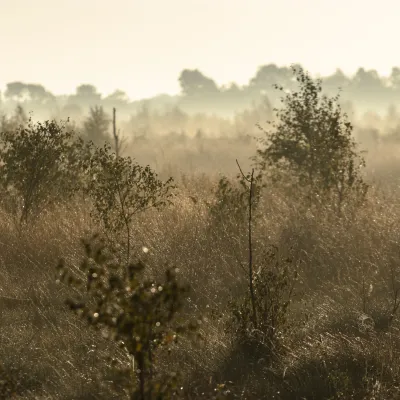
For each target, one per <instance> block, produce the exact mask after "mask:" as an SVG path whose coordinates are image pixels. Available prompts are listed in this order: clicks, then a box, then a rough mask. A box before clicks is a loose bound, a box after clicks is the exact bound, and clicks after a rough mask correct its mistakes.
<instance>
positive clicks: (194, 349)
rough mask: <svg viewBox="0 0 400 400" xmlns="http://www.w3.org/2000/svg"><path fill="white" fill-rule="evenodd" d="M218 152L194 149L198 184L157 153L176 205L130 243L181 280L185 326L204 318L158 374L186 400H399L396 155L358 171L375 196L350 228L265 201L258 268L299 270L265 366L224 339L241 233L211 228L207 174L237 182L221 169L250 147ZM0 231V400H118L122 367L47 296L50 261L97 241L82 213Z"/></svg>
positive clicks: (151, 217)
mask: <svg viewBox="0 0 400 400" xmlns="http://www.w3.org/2000/svg"><path fill="white" fill-rule="evenodd" d="M215 143H216V142H212V143H211V142H207V141H205V142H203V145H204V147H203V149H204V152H205V153H204V154H206V155H204V154H203V153H202V151H201V149H199V148H198V149H197V150H196V149H194V150H193V148H192V150H193V152H194V154H195V156H194V157H193V158H192V159H195V160H196V163H198V165H200V166H203V167H204V168H203V170H200V171H197V174H196V173H194V172H192V173H190V172H187V170H189V171H190V168H188V163H189V161H188V160H187V158H188V156H187V149H186V148H185V147H183V148H182V149H177V148H174V149H173V150H172V152H171V153H167V155H166V156H165V160H169V161H168V162H160V163H159V170H161V173H164V174H173V175H174V176H175V178H176V180H177V184H178V187H179V189H178V191H177V194H176V197H175V199H174V204H173V205H172V206H170V207H168V208H166V209H164V210H162V211H148V212H146V213H144V214H142V215H140V216H138V218H137V220H136V221H135V224H134V227H133V231H132V242H133V243H134V245H133V246H134V248H133V253H134V254H135V255H137V256H140V257H144V258H145V261H146V262H147V264H148V265H149V273H150V274H153V275H157V274H159V273H161V272H162V271H163V269H164V266H165V264H166V263H168V264H169V265H174V266H175V267H177V268H179V270H180V277H181V279H182V280H183V281H186V282H188V283H189V284H190V285H191V287H192V291H191V294H190V297H189V299H188V304H187V307H186V310H185V315H187V316H190V317H192V316H197V315H198V316H203V317H204V319H203V323H202V325H201V328H200V330H201V333H202V335H203V338H204V340H203V341H202V342H201V343H193V342H191V341H189V340H182V341H181V342H180V343H179V344H178V345H177V346H176V348H175V349H174V351H173V352H172V355H170V356H169V355H167V354H164V353H162V354H161V355H160V359H159V363H160V365H161V366H162V367H164V368H168V369H170V370H172V369H173V368H174V367H176V368H177V369H178V370H179V371H182V372H183V373H184V382H183V384H184V387H185V388H187V391H188V395H187V396H188V398H201V396H202V393H207V391H208V390H210V388H212V387H213V385H214V384H216V383H220V382H228V381H231V382H233V383H232V384H230V385H231V387H232V391H233V392H235V393H237V394H238V396H241V397H240V398H247V399H263V398H265V399H271V398H275V399H284V400H286V399H303V398H306V399H350V398H354V399H392V398H393V399H395V398H399V397H400V361H399V360H400V358H399V355H400V353H399V350H400V336H399V329H400V323H399V317H400V315H399V316H398V315H397V314H396V315H394V316H393V317H392V316H391V311H392V310H393V309H394V306H395V301H396V293H397V291H398V290H399V291H400V245H399V243H400V203H399V201H398V194H399V186H398V183H399V181H398V178H397V176H398V174H397V169H398V167H397V159H396V157H395V152H394V151H393V148H392V149H391V151H392V155H391V156H390V152H389V151H387V149H384V148H383V149H382V148H381V149H380V150H379V152H378V151H377V152H376V153H374V154H372V155H370V156H369V159H367V161H370V162H369V170H368V177H367V178H368V179H369V180H370V181H371V182H372V188H371V190H370V192H369V195H368V201H367V203H366V204H365V205H364V207H363V208H361V209H359V210H358V211H357V213H356V214H353V213H351V212H348V213H347V214H345V216H344V217H343V218H337V217H336V216H335V215H334V214H333V213H331V212H330V211H329V209H320V210H306V209H305V208H304V206H303V205H302V204H301V201H300V196H298V195H297V194H298V193H297V194H296V192H294V193H293V195H292V196H288V195H287V193H285V192H284V191H283V190H281V189H280V188H279V187H267V189H266V190H265V192H264V193H263V200H262V203H261V205H260V207H261V208H260V210H259V213H260V217H259V219H258V221H257V223H256V225H255V227H254V229H255V231H254V242H255V249H254V255H255V263H256V264H257V263H258V262H262V261H263V255H264V254H265V253H264V251H265V249H266V248H267V247H268V246H269V245H271V244H274V245H277V246H278V247H279V248H280V249H281V251H283V252H289V251H290V252H291V254H293V256H294V257H295V259H296V261H297V262H298V264H299V266H300V276H299V281H298V282H297V284H296V290H295V297H294V301H293V303H292V305H291V307H290V313H289V318H288V320H289V323H288V325H287V326H285V327H282V332H281V333H280V342H279V348H277V349H276V351H273V352H271V351H270V349H269V350H268V351H267V349H265V348H263V347H262V346H261V347H254V346H252V345H246V344H242V343H238V342H237V340H236V337H235V335H234V333H233V332H232V331H229V329H227V324H226V323H227V321H228V319H229V317H230V314H231V309H230V305H229V304H230V300H231V299H232V298H239V297H240V296H242V295H243V294H244V293H246V290H247V289H246V282H247V273H246V270H245V268H246V260H247V258H246V257H247V232H246V230H245V229H243V227H242V226H241V225H240V223H238V222H237V221H234V220H225V221H220V222H219V223H216V222H215V221H213V220H212V219H211V218H210V215H209V209H210V206H211V205H212V203H213V202H214V201H215V198H214V192H215V189H216V186H217V181H218V172H220V171H221V170H222V171H223V172H225V173H227V174H228V175H229V174H230V175H234V174H236V172H237V171H236V170H235V164H234V162H231V161H234V159H235V158H240V157H242V158H243V159H244V158H245V156H246V157H247V156H250V155H251V154H252V151H253V148H252V146H253V144H248V145H247V146H248V147H246V146H245V145H243V143H239V142H236V143H235V142H233V143H232V144H231V146H230V147H229V146H225V145H224V144H223V143H222V142H220V144H219V145H215ZM221 143H222V144H221ZM199 146H200V144H199ZM218 146H220V147H218ZM140 151H141V148H136V149H133V150H132V152H136V153H140ZM148 151H150V149H148ZM180 152H181V153H180ZM238 153H239V156H238ZM211 154H214V156H215V160H216V163H215V165H214V164H212V162H211V161H210V160H211V159H212V156H211ZM218 154H219V155H220V157H218ZM179 155H180V156H179ZM389 156H390V157H389ZM246 159H247V158H246ZM221 160H222V161H221ZM218 163H220V164H218ZM248 165H249V164H248ZM244 168H246V167H244ZM182 171H186V173H185V174H183V173H182ZM300 191H301V189H300V188H299V189H298V192H299V193H300ZM0 221H1V224H0V266H1V267H0V309H1V313H0V318H1V327H2V329H1V331H0V344H1V346H0V398H9V397H7V396H11V395H12V393H14V394H15V398H24V399H25V398H26V399H71V400H72V399H113V398H115V399H120V398H124V396H125V395H126V394H124V391H123V387H124V382H123V381H122V382H119V381H118V379H120V378H118V376H117V375H116V373H115V372H114V367H113V363H112V362H111V359H112V358H114V359H115V360H116V361H115V362H117V363H118V362H119V363H121V365H125V366H126V365H127V363H128V361H127V358H126V355H125V354H124V353H123V352H122V350H121V349H118V348H116V347H115V346H114V345H113V344H112V343H109V342H108V341H106V340H104V339H102V337H101V335H100V334H99V332H96V331H91V330H89V329H88V328H87V327H86V325H85V324H84V322H82V321H81V320H79V319H78V318H77V317H76V316H74V315H73V314H72V313H70V312H69V311H68V310H67V309H66V307H65V306H64V300H65V298H66V297H67V296H69V295H71V294H72V293H71V292H70V290H69V289H68V290H67V289H66V288H65V287H64V286H62V285H57V284H56V283H55V266H56V264H57V261H58V259H59V258H60V257H61V256H63V257H65V258H66V259H67V260H68V261H70V262H72V263H74V262H75V263H78V262H79V261H80V258H81V256H82V251H81V246H80V243H79V240H80V238H82V237H84V236H85V235H86V234H87V233H88V232H93V230H95V229H96V227H95V226H94V225H93V223H92V222H91V220H90V215H89V213H88V208H87V204H84V203H83V202H82V201H79V200H77V201H76V202H74V203H71V204H64V205H59V206H58V207H57V208H56V209H54V210H48V212H46V213H45V214H44V215H42V216H41V218H40V220H37V221H35V222H34V223H32V224H31V225H30V226H28V227H25V228H24V229H22V230H20V229H18V227H17V226H16V225H15V223H14V221H13V219H12V217H11V216H10V215H8V214H7V213H6V212H2V213H1V214H0ZM143 246H145V247H147V248H148V249H149V253H147V254H145V255H143V253H142V248H143ZM7 299H8V300H7ZM9 299H11V301H9ZM12 299H19V300H20V301H14V302H13V301H12ZM7 301H9V302H8V303H7ZM24 301H25V302H24ZM121 379H122V378H121Z"/></svg>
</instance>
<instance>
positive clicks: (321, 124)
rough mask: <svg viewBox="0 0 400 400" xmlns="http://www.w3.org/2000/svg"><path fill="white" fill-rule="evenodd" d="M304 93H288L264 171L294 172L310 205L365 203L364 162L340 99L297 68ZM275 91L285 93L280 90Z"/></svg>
mask: <svg viewBox="0 0 400 400" xmlns="http://www.w3.org/2000/svg"><path fill="white" fill-rule="evenodd" d="M292 71H293V74H294V75H295V76H296V79H297V82H298V83H299V86H300V88H299V91H297V92H292V93H290V92H289V93H286V95H285V96H284V97H283V98H282V99H281V101H282V103H283V105H284V107H283V108H282V109H280V110H278V109H275V110H274V111H275V113H276V122H269V124H270V126H271V127H272V130H270V131H266V130H264V129H263V128H261V127H260V129H261V130H263V131H264V133H265V134H266V138H265V139H262V140H261V143H262V144H263V145H264V148H262V149H259V150H258V156H257V157H256V160H257V161H258V163H259V165H260V167H261V169H262V170H264V171H265V170H267V169H268V171H269V172H271V174H272V175H276V174H278V175H279V174H280V173H281V172H284V173H285V172H288V171H289V172H290V174H291V175H292V176H294V177H295V178H296V184H297V183H298V184H300V185H301V186H303V187H304V188H305V189H306V191H307V193H308V198H309V201H310V203H311V204H317V203H319V202H320V201H321V199H322V200H323V201H325V200H333V202H334V204H335V207H336V209H337V211H338V212H339V213H340V212H341V210H342V207H343V206H344V205H345V204H346V203H347V202H348V201H349V200H350V199H356V200H357V201H362V200H363V199H364V198H365V195H366V192H367V189H368V187H367V185H366V184H365V183H364V181H363V179H362V176H361V168H363V167H365V162H364V159H363V158H362V157H361V155H360V154H359V153H358V152H357V149H356V143H355V141H354V139H353V137H352V131H353V126H352V125H351V123H350V122H349V121H348V118H347V114H346V113H343V112H342V110H341V107H340V105H339V102H338V101H339V95H337V96H336V97H333V98H329V97H327V96H325V95H322V86H321V81H320V80H317V81H313V80H312V79H311V77H310V76H309V75H308V74H307V73H305V72H304V71H303V70H302V69H301V68H295V67H293V66H292ZM275 87H276V88H277V89H278V90H280V91H282V92H283V91H284V89H283V88H282V87H280V86H278V85H275Z"/></svg>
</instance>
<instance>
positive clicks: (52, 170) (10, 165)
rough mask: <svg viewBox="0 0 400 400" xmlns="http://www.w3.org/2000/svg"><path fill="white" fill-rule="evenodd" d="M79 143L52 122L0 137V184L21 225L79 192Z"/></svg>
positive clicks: (4, 133) (61, 126)
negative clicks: (32, 216) (57, 202)
mask: <svg viewBox="0 0 400 400" xmlns="http://www.w3.org/2000/svg"><path fill="white" fill-rule="evenodd" d="M83 148H84V145H83V141H82V140H81V139H79V138H76V137H75V134H74V132H73V131H67V130H65V126H64V125H62V124H58V123H57V122H56V121H54V120H53V121H45V122H44V123H40V122H38V123H36V124H34V123H33V122H32V119H29V121H28V123H27V125H26V126H23V125H20V126H19V127H18V128H17V129H16V130H15V131H4V132H1V134H0V162H1V164H2V168H1V174H0V182H1V184H2V186H3V188H4V189H5V197H6V198H7V199H8V200H9V201H11V202H12V203H13V204H14V210H15V212H16V213H18V214H19V216H20V221H21V222H27V220H28V218H29V217H30V216H31V215H33V214H36V215H37V214H38V213H39V212H40V211H42V210H43V209H44V208H45V207H46V206H49V205H52V204H54V203H55V202H56V200H58V199H59V198H60V197H62V198H63V199H68V198H70V197H72V196H73V194H74V193H75V192H76V191H77V190H78V189H79V187H80V183H79V179H77V175H78V171H79V169H80V164H81V162H82V158H81V155H82V154H81V152H82V150H83ZM3 200H4V198H3Z"/></svg>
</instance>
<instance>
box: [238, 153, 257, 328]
mask: <svg viewBox="0 0 400 400" xmlns="http://www.w3.org/2000/svg"><path fill="white" fill-rule="evenodd" d="M236 164H237V166H238V167H239V171H240V173H241V174H242V176H243V178H244V179H245V180H246V181H247V182H249V183H250V189H249V221H248V232H249V290H250V300H251V306H252V309H253V324H254V328H255V329H257V328H258V321H257V309H256V297H255V293H254V284H253V282H254V272H253V239H252V223H253V212H252V209H253V186H254V168H253V169H252V170H251V176H250V179H249V178H247V177H246V176H245V175H244V173H243V171H242V168H241V167H240V164H239V162H238V160H236Z"/></svg>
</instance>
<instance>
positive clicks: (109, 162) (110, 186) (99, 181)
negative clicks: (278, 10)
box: [87, 144, 174, 260]
mask: <svg viewBox="0 0 400 400" xmlns="http://www.w3.org/2000/svg"><path fill="white" fill-rule="evenodd" d="M173 188H174V185H173V180H172V178H170V179H168V180H167V181H166V182H163V181H161V180H159V179H158V177H157V174H156V173H155V172H154V171H153V170H152V169H151V168H150V167H149V166H146V167H142V166H141V165H139V164H137V163H135V162H134V161H133V159H132V158H130V157H117V156H116V154H115V153H113V152H112V151H111V145H110V144H105V145H104V146H103V147H101V148H96V149H95V150H94V152H93V155H92V158H91V167H90V179H89V182H88V187H87V192H88V194H89V196H90V198H91V199H92V202H93V210H92V216H93V217H94V219H95V220H96V221H98V222H100V223H101V224H102V225H103V228H104V229H105V231H106V232H109V233H112V234H117V235H119V234H121V232H123V231H125V233H126V235H125V239H126V245H127V258H128V260H129V257H130V233H131V224H132V221H133V218H134V216H135V215H136V214H138V213H140V212H143V211H145V210H146V209H149V208H160V207H162V206H165V205H166V204H168V203H169V202H170V198H171V196H172V193H171V191H172V189H173Z"/></svg>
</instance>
